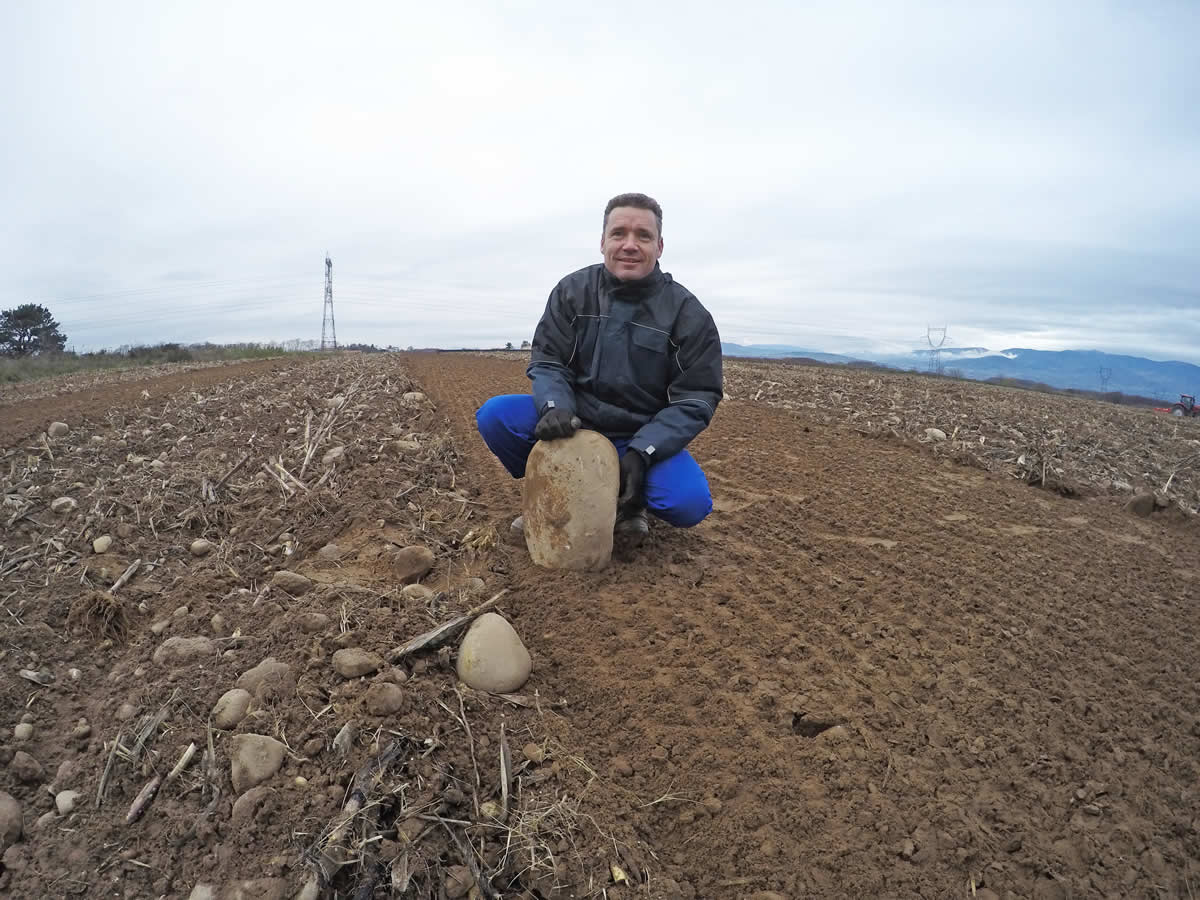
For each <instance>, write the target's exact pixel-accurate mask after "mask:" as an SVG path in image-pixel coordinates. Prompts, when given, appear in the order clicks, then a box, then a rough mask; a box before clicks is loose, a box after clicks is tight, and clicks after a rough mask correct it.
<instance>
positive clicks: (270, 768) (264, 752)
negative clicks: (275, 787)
mask: <svg viewBox="0 0 1200 900" xmlns="http://www.w3.org/2000/svg"><path fill="white" fill-rule="evenodd" d="M230 746H231V748H230V777H231V778H232V780H233V789H234V790H235V791H237V792H238V793H239V794H242V793H244V792H246V791H248V790H249V789H250V788H252V787H257V786H258V785H260V784H262V783H263V782H264V781H266V780H267V779H268V778H270V777H271V776H272V775H274V774H275V773H276V772H278V771H279V767H280V766H282V765H283V754H284V750H285V749H286V748H285V747H284V746H283V744H281V743H280V742H279V741H277V740H275V738H271V737H267V736H266V735H265V734H235V735H234V736H233V740H232V741H231V742H230Z"/></svg>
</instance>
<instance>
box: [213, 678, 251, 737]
mask: <svg viewBox="0 0 1200 900" xmlns="http://www.w3.org/2000/svg"><path fill="white" fill-rule="evenodd" d="M249 709H250V692H249V691H247V690H243V689H242V688H232V689H230V690H228V691H226V692H225V693H223V694H222V695H221V699H220V700H218V701H217V702H216V705H215V706H213V709H212V720H213V725H215V726H216V727H217V728H220V729H227V728H233V727H235V726H236V725H237V724H238V722H240V721H242V719H244V718H246V713H247V712H248V711H249Z"/></svg>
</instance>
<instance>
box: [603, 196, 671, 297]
mask: <svg viewBox="0 0 1200 900" xmlns="http://www.w3.org/2000/svg"><path fill="white" fill-rule="evenodd" d="M662 251H663V242H662V238H661V237H659V234H658V222H657V221H656V220H655V218H654V213H652V212H650V210H648V209H637V208H636V207H633V206H618V207H616V208H615V209H614V210H613V211H612V212H610V213H609V214H608V224H607V225H605V227H604V235H603V236H602V237H601V239H600V252H601V253H603V254H604V267H605V268H606V269H608V271H609V272H611V273H612V274H613V276H614V277H616V278H619V279H620V280H621V281H636V280H637V279H638V278H645V277H646V276H647V275H649V274H650V273H651V272H653V271H654V264H655V263H656V262H658V258H659V257H660V256H662Z"/></svg>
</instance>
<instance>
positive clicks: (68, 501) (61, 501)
mask: <svg viewBox="0 0 1200 900" xmlns="http://www.w3.org/2000/svg"><path fill="white" fill-rule="evenodd" d="M77 506H79V504H78V503H76V502H75V500H74V499H72V498H71V497H59V498H58V499H57V500H55V501H54V502H52V503H51V504H50V510H51V512H56V513H58V514H59V515H60V516H61V515H66V514H67V513H69V512H74V511H75V508H76V507H77Z"/></svg>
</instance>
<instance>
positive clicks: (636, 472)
mask: <svg viewBox="0 0 1200 900" xmlns="http://www.w3.org/2000/svg"><path fill="white" fill-rule="evenodd" d="M645 482H646V460H645V458H644V457H643V456H642V454H640V453H638V452H637V451H636V450H632V449H631V450H626V451H625V455H624V456H622V457H621V493H620V494H618V495H617V508H618V509H622V510H629V511H630V512H634V511H636V510H639V509H641V508H642V506H643V501H644V498H643V496H642V490H643V488H644V487H645Z"/></svg>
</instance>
